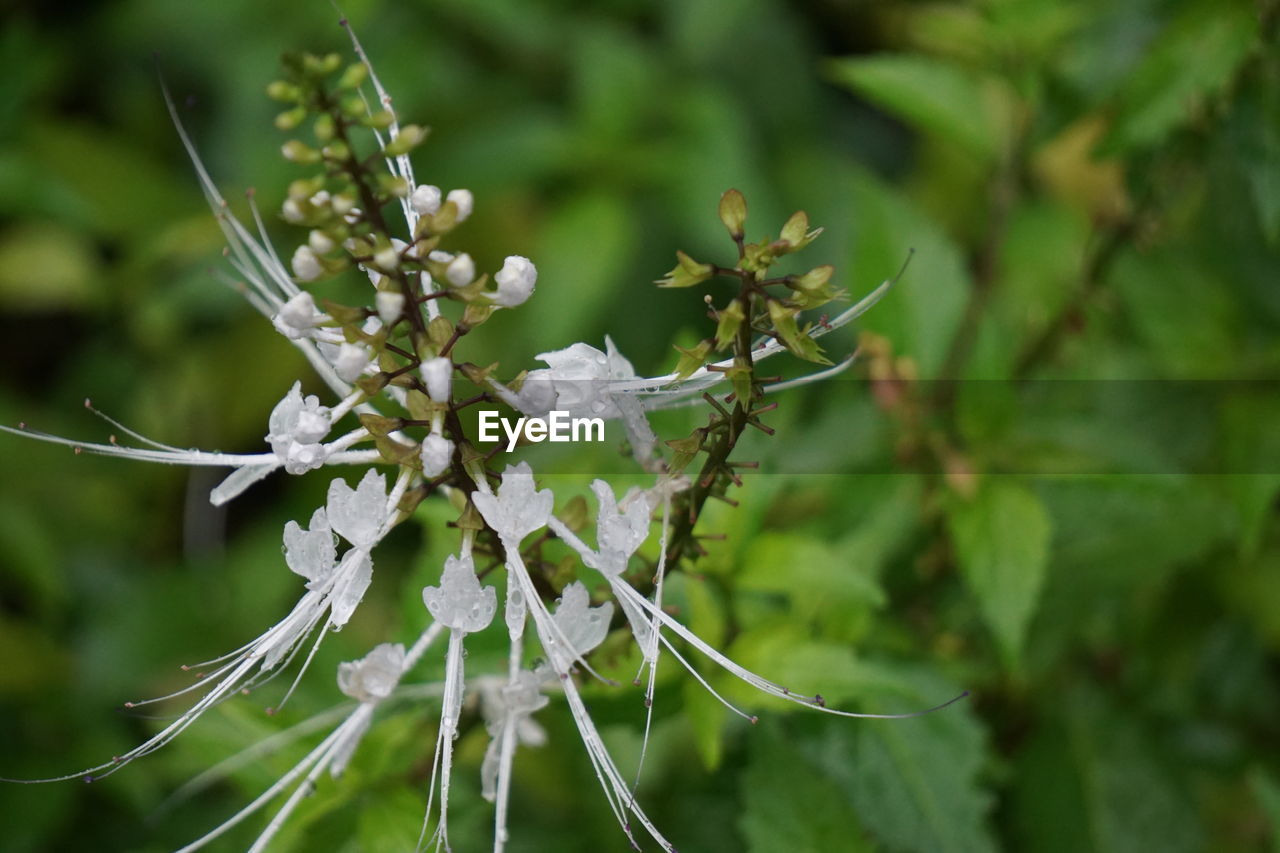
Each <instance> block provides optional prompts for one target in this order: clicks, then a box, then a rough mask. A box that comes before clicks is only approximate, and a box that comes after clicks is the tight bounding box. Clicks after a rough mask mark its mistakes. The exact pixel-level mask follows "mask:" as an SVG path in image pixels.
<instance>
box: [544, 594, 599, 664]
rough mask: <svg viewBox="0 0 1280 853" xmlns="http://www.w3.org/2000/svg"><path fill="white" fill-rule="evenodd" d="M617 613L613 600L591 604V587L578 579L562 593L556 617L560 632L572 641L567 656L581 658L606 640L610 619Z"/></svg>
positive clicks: (565, 640) (568, 643) (568, 658)
mask: <svg viewBox="0 0 1280 853" xmlns="http://www.w3.org/2000/svg"><path fill="white" fill-rule="evenodd" d="M612 616H613V602H612V601H606V602H604V603H603V604H601V605H599V606H598V607H592V606H591V596H590V594H588V593H587V588H586V587H585V586H583V585H582V583H581V582H579V581H574V582H573V583H571V584H569V585H568V586H566V587H565V588H564V592H562V593H561V594H560V604H559V606H557V607H556V612H555V613H554V614H553V616H552V618H553V619H554V620H555V623H556V626H557V627H558V628H559V629H560V636H561V637H563V638H564V642H565V643H566V644H567V645H568V647H569V648H568V649H567V650H566V657H565V659H566V660H570V661H571V660H573V659H574V658H581V657H583V656H584V655H586V654H587V652H589V651H591V650H592V649H594V648H595V647H596V646H598V645H600V644H601V643H603V642H604V638H605V635H607V634H608V633H609V619H610V618H612Z"/></svg>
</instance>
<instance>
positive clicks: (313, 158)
mask: <svg viewBox="0 0 1280 853" xmlns="http://www.w3.org/2000/svg"><path fill="white" fill-rule="evenodd" d="M280 153H281V154H283V155H284V159H286V160H288V161H289V162H290V163H301V164H303V165H307V164H309V163H319V162H320V152H319V151H317V150H316V149H314V148H312V147H311V146H310V145H308V144H307V143H305V142H303V141H302V140H300V139H290V140H289V141H288V142H286V143H285V144H284V145H281V146H280Z"/></svg>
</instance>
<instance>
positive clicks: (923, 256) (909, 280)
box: [842, 170, 971, 379]
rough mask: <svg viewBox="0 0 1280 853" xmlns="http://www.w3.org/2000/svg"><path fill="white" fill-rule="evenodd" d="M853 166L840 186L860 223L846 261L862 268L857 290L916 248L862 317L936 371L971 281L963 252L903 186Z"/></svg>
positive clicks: (929, 371) (929, 374) (922, 367)
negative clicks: (897, 278) (904, 267)
mask: <svg viewBox="0 0 1280 853" xmlns="http://www.w3.org/2000/svg"><path fill="white" fill-rule="evenodd" d="M847 174H848V176H849V178H848V182H847V189H845V188H844V187H843V186H842V190H843V191H845V192H848V193H849V194H850V195H851V196H852V200H853V213H854V217H855V223H856V227H855V229H854V234H853V247H852V248H853V251H852V254H851V257H850V260H849V263H847V264H845V265H844V266H843V267H842V268H843V269H853V270H857V271H858V276H859V278H858V284H857V285H856V286H854V287H852V288H851V290H852V292H853V294H854V296H855V298H856V297H857V296H858V295H860V294H862V293H866V292H868V291H869V290H870V289H871V288H873V287H875V286H876V285H878V284H880V282H882V281H884V280H886V279H888V278H890V277H892V276H893V274H894V273H895V272H897V271H898V269H899V268H901V266H902V262H903V261H904V260H905V259H906V258H907V256H908V252H909V251H910V250H911V249H912V248H914V249H915V250H916V253H915V256H914V258H913V260H912V261H911V266H910V268H909V269H908V270H907V272H906V274H905V275H904V276H903V279H902V281H901V282H899V283H898V285H897V286H895V287H894V288H893V289H892V290H890V291H889V293H887V294H886V295H885V297H884V298H883V299H882V300H880V303H879V304H878V305H877V306H876V309H875V310H874V311H871V312H868V313H867V315H866V316H865V317H863V318H861V319H860V320H859V322H860V323H861V324H862V325H863V326H864V327H865V328H867V329H871V330H874V331H876V332H878V333H880V334H882V335H885V336H886V337H888V338H889V339H890V340H891V341H892V342H893V347H894V351H895V353H896V354H897V355H905V356H910V357H911V358H913V359H915V361H916V363H917V366H918V368H919V374H920V376H921V378H924V379H934V378H938V373H939V371H940V369H941V367H942V362H943V360H944V359H945V358H946V353H947V350H948V348H949V347H950V345H951V339H952V338H953V337H954V336H955V332H956V328H957V326H958V325H959V322H960V315H961V313H962V312H963V310H964V305H965V302H966V301H967V299H968V293H969V289H970V287H971V285H970V280H969V273H968V272H967V270H966V267H965V262H964V258H963V255H962V254H961V252H960V250H959V248H957V246H956V245H955V243H954V242H953V241H952V239H951V238H950V237H949V236H948V235H947V234H946V233H945V232H944V231H943V230H942V229H941V228H939V227H938V225H937V224H936V223H935V222H933V221H932V220H931V219H930V218H929V217H928V216H926V215H925V213H924V212H923V211H921V210H920V209H919V208H917V207H916V206H915V205H914V204H913V203H912V202H910V201H909V200H908V199H907V198H906V196H905V195H903V194H902V193H901V192H900V191H898V190H897V189H894V188H892V187H890V186H888V185H886V184H884V183H882V182H881V181H880V180H879V179H877V178H875V177H874V176H872V175H871V174H869V173H867V172H864V171H861V170H856V171H850V172H848V173H847ZM945 378H950V377H945Z"/></svg>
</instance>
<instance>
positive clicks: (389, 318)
mask: <svg viewBox="0 0 1280 853" xmlns="http://www.w3.org/2000/svg"><path fill="white" fill-rule="evenodd" d="M373 305H374V307H375V308H376V309H377V310H378V318H379V319H380V320H382V323H383V325H386V326H390V325H392V324H394V323H395V322H396V321H397V320H399V319H400V315H401V314H403V313H404V294H403V293H396V292H393V291H390V290H379V291H378V295H377V296H375V297H374V298H373Z"/></svg>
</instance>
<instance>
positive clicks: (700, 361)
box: [676, 341, 712, 379]
mask: <svg viewBox="0 0 1280 853" xmlns="http://www.w3.org/2000/svg"><path fill="white" fill-rule="evenodd" d="M711 343H712V342H711V341H702V342H701V343H699V344H698V345H697V346H696V347H693V348H692V349H685V348H684V347H682V346H677V347H676V349H677V350H679V351H680V361H678V362H677V363H676V378H677V379H688V378H689V377H690V376H691V375H693V372H694V371H696V370H698V369H699V368H701V367H702V365H704V364H706V363H707V356H709V355H711Z"/></svg>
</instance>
